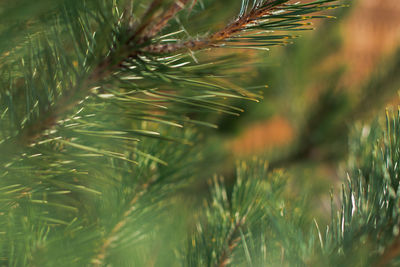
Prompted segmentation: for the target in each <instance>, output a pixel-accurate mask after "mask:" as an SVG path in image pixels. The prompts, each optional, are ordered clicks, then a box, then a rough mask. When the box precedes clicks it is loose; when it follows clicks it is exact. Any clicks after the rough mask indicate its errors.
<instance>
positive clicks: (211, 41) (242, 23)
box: [143, 5, 280, 54]
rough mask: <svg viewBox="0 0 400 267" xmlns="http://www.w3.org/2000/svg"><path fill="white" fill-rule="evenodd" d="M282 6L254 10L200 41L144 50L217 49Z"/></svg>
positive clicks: (154, 51) (160, 52)
mask: <svg viewBox="0 0 400 267" xmlns="http://www.w3.org/2000/svg"><path fill="white" fill-rule="evenodd" d="M279 8H280V6H273V5H267V6H265V7H261V8H255V9H252V10H251V11H250V12H249V13H248V14H246V15H244V16H242V17H240V18H238V19H237V20H236V21H234V22H232V23H230V24H228V25H227V26H226V27H225V28H223V29H222V30H219V31H217V32H215V33H214V34H212V35H210V36H209V37H206V38H203V39H199V40H188V41H184V42H180V43H174V44H154V45H149V46H147V47H145V48H144V49H143V51H145V52H149V53H154V54H165V53H176V52H179V51H182V50H191V51H195V50H201V49H205V48H210V47H217V46H218V45H219V44H220V43H222V42H223V41H225V40H227V39H228V38H231V37H233V36H234V35H236V34H237V33H239V32H241V31H243V30H244V29H245V28H246V26H248V25H249V24H252V23H254V22H255V21H257V20H258V19H260V18H262V17H263V16H266V15H269V14H271V12H272V11H274V10H276V9H279Z"/></svg>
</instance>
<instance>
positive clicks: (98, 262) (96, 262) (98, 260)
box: [91, 180, 155, 267]
mask: <svg viewBox="0 0 400 267" xmlns="http://www.w3.org/2000/svg"><path fill="white" fill-rule="evenodd" d="M154 182H155V180H153V181H150V182H148V183H145V184H143V185H142V186H141V187H140V189H139V190H138V191H137V193H136V194H135V196H134V197H133V198H132V200H131V201H130V202H129V205H128V207H129V209H128V210H126V211H125V212H124V214H123V216H122V219H121V221H119V222H118V223H117V224H116V225H115V226H114V228H113V229H112V230H111V231H110V233H109V234H108V236H107V238H105V240H104V242H103V244H102V246H101V247H100V249H99V252H98V253H97V255H96V256H95V257H94V258H93V259H92V261H91V263H92V264H93V266H96V267H97V266H102V265H103V263H104V260H105V258H106V256H107V250H108V249H109V247H110V246H111V245H112V244H113V243H114V242H115V241H117V234H118V233H119V231H120V230H121V229H122V228H123V227H124V226H125V225H126V224H127V223H128V220H129V217H130V215H131V214H132V212H134V211H135V208H136V206H135V205H136V204H137V202H138V201H139V199H140V198H141V197H142V196H143V195H144V194H146V193H147V191H148V189H149V187H150V186H151V185H152V184H153V183H154Z"/></svg>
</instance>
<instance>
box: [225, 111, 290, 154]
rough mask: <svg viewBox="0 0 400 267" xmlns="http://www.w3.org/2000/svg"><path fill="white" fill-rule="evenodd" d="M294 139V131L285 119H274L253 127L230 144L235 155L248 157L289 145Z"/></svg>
mask: <svg viewBox="0 0 400 267" xmlns="http://www.w3.org/2000/svg"><path fill="white" fill-rule="evenodd" d="M292 139H293V129H292V126H291V125H290V124H289V122H288V121H287V120H286V119H285V118H283V117H278V116H276V117H273V118H271V119H269V120H267V121H265V122H260V123H256V124H254V125H252V126H251V127H249V128H248V129H247V130H246V131H244V132H243V134H242V135H241V136H239V138H237V139H235V140H233V141H232V142H231V143H230V147H231V149H232V151H233V153H234V154H236V155H241V156H248V155H251V154H257V153H262V152H263V151H266V150H268V149H271V148H274V147H279V146H283V145H287V144H288V143H290V141H292Z"/></svg>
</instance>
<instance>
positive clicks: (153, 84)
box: [0, 0, 400, 267]
mask: <svg viewBox="0 0 400 267" xmlns="http://www.w3.org/2000/svg"><path fill="white" fill-rule="evenodd" d="M228 2H229V4H228ZM0 6H1V7H2V8H1V9H0V13H1V18H0V20H2V21H1V22H2V23H1V25H2V26H1V28H0V36H1V38H0V55H1V56H0V57H1V63H0V69H1V83H2V87H1V90H0V164H1V169H0V177H1V179H0V265H1V266H221V267H222V266H266V265H267V266H268V265H271V266H304V265H308V266H319V265H330V266H338V265H348V266H353V265H360V266H364V265H377V266H383V265H388V264H393V265H395V264H398V254H400V251H399V247H400V245H399V244H400V239H399V227H398V225H399V222H400V221H399V220H400V216H399V209H398V203H399V197H400V194H399V192H398V191H399V188H398V185H399V175H398V162H399V160H400V158H399V157H400V153H399V150H400V145H399V142H398V138H399V136H400V126H399V125H400V113H398V114H393V113H392V112H390V111H388V112H387V115H386V124H385V123H382V121H381V120H380V119H377V120H376V121H375V122H373V123H372V124H371V126H367V125H365V126H359V125H358V124H355V126H354V127H352V128H353V130H352V134H351V139H350V141H349V144H350V145H349V149H348V150H349V153H348V154H349V155H348V166H347V170H348V171H347V173H348V176H347V180H346V184H345V186H343V189H342V192H341V197H340V200H339V201H338V202H339V203H340V204H339V205H336V204H335V201H336V198H335V196H334V192H332V196H331V199H332V207H331V208H332V215H331V221H330V222H329V223H328V224H327V226H326V227H323V226H322V224H321V223H319V222H318V220H317V219H314V220H313V219H312V218H311V217H310V215H309V214H308V213H307V212H306V210H307V209H309V206H308V204H309V203H308V202H307V199H306V198H307V195H308V194H312V192H310V191H308V189H307V188H301V189H298V188H297V190H294V187H295V186H293V183H292V180H293V177H291V175H289V174H288V173H287V172H285V171H284V170H282V169H280V168H281V167H285V166H286V165H287V164H288V163H290V162H293V161H296V160H298V159H299V158H304V156H307V155H308V154H309V153H310V151H311V150H312V149H313V148H315V147H329V144H331V143H332V142H333V141H332V140H339V139H340V140H339V141H340V142H339V143H340V144H342V145H343V143H344V141H343V140H344V137H343V135H346V134H347V128H346V129H345V130H344V128H343V125H340V123H337V121H335V120H334V119H332V118H335V116H337V114H340V116H346V117H351V118H358V117H359V113H360V112H359V111H360V109H361V108H362V102H363V101H364V100H365V101H367V100H369V99H371V98H372V97H374V96H376V95H377V90H378V88H382V87H383V86H386V85H385V84H383V85H382V84H379V83H378V84H373V85H371V86H370V87H371V88H372V87H373V89H371V90H369V91H367V93H368V94H366V97H365V98H363V99H362V100H361V101H360V102H358V103H355V104H354V103H353V104H349V105H348V106H346V104H347V102H346V101H344V100H346V96H344V95H343V94H341V93H337V92H334V90H327V93H325V94H322V96H321V98H320V99H321V103H320V107H317V108H316V111H315V113H314V115H310V117H309V118H308V120H306V122H305V123H304V125H305V127H304V128H305V129H306V130H305V131H304V134H303V135H300V136H301V140H302V141H304V142H302V145H298V146H296V147H295V148H294V149H293V150H291V151H288V152H287V153H286V154H285V153H283V156H282V157H281V158H277V159H274V160H269V161H267V160H266V159H263V158H262V157H260V158H258V159H252V160H246V161H239V162H237V163H236V171H235V173H236V174H235V175H233V176H234V178H232V177H230V176H232V175H229V172H230V171H225V174H227V175H225V176H227V177H226V178H223V177H222V175H221V173H223V172H224V171H221V170H222V169H224V166H223V165H224V164H226V162H228V163H227V164H231V163H230V162H229V161H227V160H226V157H227V155H226V154H224V149H223V145H222V144H221V142H220V140H218V139H215V138H214V137H213V136H212V135H213V132H212V130H210V129H215V128H217V127H218V125H216V123H215V122H218V121H220V120H222V119H221V118H224V116H225V115H228V116H231V117H235V116H238V115H239V114H240V113H242V112H243V109H242V108H239V107H238V105H237V104H238V103H242V101H246V103H248V102H250V101H253V102H259V101H260V99H261V98H262V96H261V95H262V94H261V91H262V88H264V87H265V85H262V86H248V84H247V85H246V81H248V80H249V76H250V75H251V73H249V71H248V70H249V69H250V70H252V68H254V65H255V64H256V63H257V62H254V61H252V60H248V57H247V56H248V55H246V54H244V52H243V51H253V50H255V51H260V50H261V51H264V50H267V49H269V47H272V46H278V45H279V46H280V45H286V44H288V43H291V42H292V41H293V40H292V39H294V38H295V37H297V34H296V32H297V31H299V30H307V29H309V28H310V27H311V26H310V25H311V23H310V20H314V19H319V18H332V17H331V16H327V15H325V13H326V12H325V10H327V9H334V8H337V7H343V5H342V4H341V3H338V2H337V1H336V0H317V1H315V2H309V3H292V2H290V1H288V0H252V1H250V0H242V1H211V0H210V1H200V0H199V1H196V0H193V1H189V0H177V1H175V0H170V1H168V0H153V1H141V0H125V1H124V0H113V1H109V0H84V1H75V0H68V1H67V0H53V1H45V0H39V1H36V2H32V1H27V0H18V1H15V2H14V3H3V4H0ZM233 12H238V13H237V14H236V15H235V17H230V18H229V17H228V15H231V14H233ZM239 51H240V52H239ZM257 55H258V54H257ZM316 58H317V57H316ZM396 58H398V57H396ZM258 61H260V59H258ZM396 63H397V61H396V62H394V63H393V64H392V65H393V66H392V67H391V69H389V71H388V72H387V73H388V75H390V74H393V73H396V72H395V70H397V68H398V65H399V64H396ZM250 72H251V71H250ZM277 77H278V76H277ZM250 79H251V77H250ZM386 80H387V79H385V77H383V78H381V79H380V81H386ZM263 82H264V83H266V82H268V81H265V80H263ZM387 87H391V84H389V86H387ZM392 90H393V89H392ZM240 105H241V104H239V106H240ZM332 114H333V115H332ZM327 120H329V121H334V123H333V124H332V125H327V124H326V123H324V122H325V121H327ZM382 125H383V126H382ZM331 129H336V132H334V131H332V132H331ZM214 131H215V130H214ZM338 132H340V133H344V134H343V135H338V134H336V133H338ZM214 135H215V132H214ZM338 136H339V137H340V138H338ZM335 138H336V139H335ZM299 143H301V142H299ZM335 144H336V143H335ZM340 147H341V148H342V146H340ZM328 151H331V150H329V149H328ZM329 155H333V153H331V154H329ZM227 169H230V167H228V168H227ZM225 170H226V169H225ZM204 181H207V184H206V183H204ZM294 191H296V192H297V193H296V192H294Z"/></svg>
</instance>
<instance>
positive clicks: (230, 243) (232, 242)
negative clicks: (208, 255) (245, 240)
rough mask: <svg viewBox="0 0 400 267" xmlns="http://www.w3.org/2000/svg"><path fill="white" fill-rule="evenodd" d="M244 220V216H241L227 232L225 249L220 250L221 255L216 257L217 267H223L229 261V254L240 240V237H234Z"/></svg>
mask: <svg viewBox="0 0 400 267" xmlns="http://www.w3.org/2000/svg"><path fill="white" fill-rule="evenodd" d="M245 222H246V216H243V217H242V218H241V219H240V220H238V221H237V222H236V224H235V226H234V227H233V228H232V230H231V231H230V232H229V234H228V236H227V238H226V239H227V241H226V246H225V249H224V250H223V251H222V254H221V256H220V257H219V259H218V262H217V264H216V265H215V266H217V267H225V266H227V265H228V264H229V263H230V261H231V260H230V258H229V256H230V255H231V254H232V251H233V250H234V249H235V247H236V246H237V245H238V242H239V241H240V237H237V238H235V236H236V235H237V232H238V231H239V229H240V227H242V226H243V225H244V223H245Z"/></svg>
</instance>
